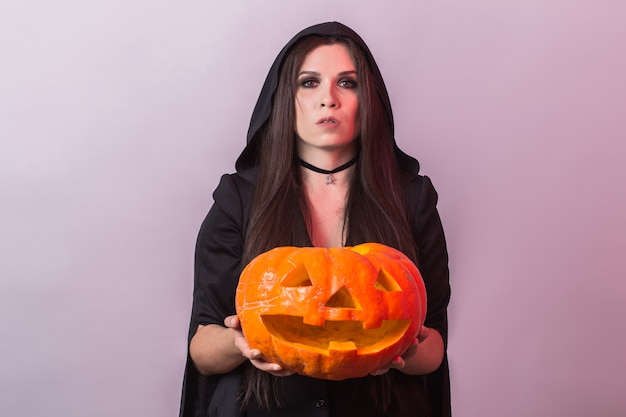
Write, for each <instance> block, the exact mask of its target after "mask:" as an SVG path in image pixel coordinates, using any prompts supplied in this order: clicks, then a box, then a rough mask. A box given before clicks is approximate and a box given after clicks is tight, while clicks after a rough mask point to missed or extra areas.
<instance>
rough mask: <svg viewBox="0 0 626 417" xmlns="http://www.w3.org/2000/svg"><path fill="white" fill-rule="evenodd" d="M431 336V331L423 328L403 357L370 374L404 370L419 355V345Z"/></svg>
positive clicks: (394, 359)
mask: <svg viewBox="0 0 626 417" xmlns="http://www.w3.org/2000/svg"><path fill="white" fill-rule="evenodd" d="M429 334H430V329H429V328H428V327H426V326H422V327H421V329H420V331H419V333H418V334H417V336H416V337H415V339H413V343H411V345H409V347H408V348H407V350H406V351H405V352H404V353H403V354H402V355H398V356H396V357H395V358H393V359H392V360H391V362H389V363H388V364H386V365H385V366H383V367H382V368H379V369H377V370H375V371H373V372H371V373H370V374H371V375H382V374H385V373H387V372H388V371H389V370H390V369H392V368H393V369H399V370H402V369H404V368H405V367H406V365H407V362H408V361H409V360H411V359H412V358H413V357H415V355H416V354H417V349H418V347H419V345H420V344H421V343H422V342H424V341H425V340H426V339H427V338H428V335H429Z"/></svg>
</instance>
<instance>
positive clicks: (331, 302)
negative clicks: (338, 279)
mask: <svg viewBox="0 0 626 417" xmlns="http://www.w3.org/2000/svg"><path fill="white" fill-rule="evenodd" d="M324 305H325V306H326V307H333V308H353V309H358V310H360V309H361V306H359V304H358V302H357V301H356V300H355V299H354V298H353V297H352V295H351V294H350V291H348V289H347V288H346V287H345V286H343V287H341V288H339V290H338V291H337V292H335V293H334V294H333V295H332V296H331V297H330V298H329V299H328V301H327V302H326V304H324Z"/></svg>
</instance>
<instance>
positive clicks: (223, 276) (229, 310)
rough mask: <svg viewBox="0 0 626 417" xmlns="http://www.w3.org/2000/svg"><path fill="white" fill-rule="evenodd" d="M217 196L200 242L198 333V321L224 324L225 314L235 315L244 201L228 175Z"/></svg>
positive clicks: (195, 309) (195, 302)
mask: <svg viewBox="0 0 626 417" xmlns="http://www.w3.org/2000/svg"><path fill="white" fill-rule="evenodd" d="M213 197H214V200H215V203H214V204H213V207H211V210H210V211H209V213H208V214H207V216H206V218H205V219H204V221H203V222H202V226H201V227H200V232H199V234H198V240H197V242H196V255H195V272H194V294H193V309H192V314H191V316H192V328H191V329H190V332H194V333H195V329H196V328H197V326H198V324H202V325H206V324H220V325H223V322H224V317H226V316H228V315H232V314H235V290H236V288H237V282H238V279H239V273H240V270H241V266H240V262H241V255H242V251H243V207H244V203H243V201H242V197H241V195H240V193H239V189H238V187H237V184H236V183H235V181H234V180H233V178H232V177H231V176H228V175H225V176H223V177H222V179H221V181H220V184H219V185H218V187H217V189H216V190H215V192H214V193H213ZM193 325H195V327H193ZM192 334H193V333H192ZM192 334H190V336H191V335H192Z"/></svg>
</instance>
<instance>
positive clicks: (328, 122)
mask: <svg viewBox="0 0 626 417" xmlns="http://www.w3.org/2000/svg"><path fill="white" fill-rule="evenodd" d="M317 124H318V125H322V126H335V125H338V124H339V121H338V120H337V119H335V118H334V117H324V118H322V119H320V120H318V121H317Z"/></svg>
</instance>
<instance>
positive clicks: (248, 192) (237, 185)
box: [213, 172, 254, 203]
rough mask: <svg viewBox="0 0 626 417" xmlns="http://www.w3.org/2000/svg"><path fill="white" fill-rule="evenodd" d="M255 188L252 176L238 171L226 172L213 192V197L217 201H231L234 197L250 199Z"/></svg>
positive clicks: (244, 199)
mask: <svg viewBox="0 0 626 417" xmlns="http://www.w3.org/2000/svg"><path fill="white" fill-rule="evenodd" d="M253 189H254V181H253V180H252V179H251V178H250V177H248V176H244V175H241V174H239V173H237V172H235V173H229V174H224V175H222V177H221V178H220V181H219V184H218V185H217V188H216V189H215V191H214V192H213V199H214V200H215V202H216V203H220V202H222V201H229V200H232V199H233V198H238V199H239V200H242V201H249V200H250V198H251V197H252V191H253Z"/></svg>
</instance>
